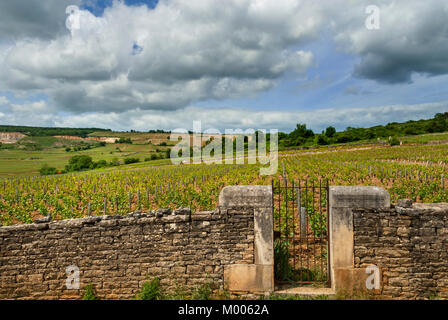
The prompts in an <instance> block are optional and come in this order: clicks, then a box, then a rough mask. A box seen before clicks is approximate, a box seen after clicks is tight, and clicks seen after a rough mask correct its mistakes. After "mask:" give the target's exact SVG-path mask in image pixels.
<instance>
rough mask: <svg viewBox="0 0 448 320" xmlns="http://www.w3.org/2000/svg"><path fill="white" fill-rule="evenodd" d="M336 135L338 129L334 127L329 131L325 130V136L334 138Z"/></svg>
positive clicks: (328, 129) (329, 128)
mask: <svg viewBox="0 0 448 320" xmlns="http://www.w3.org/2000/svg"><path fill="white" fill-rule="evenodd" d="M335 133H336V129H335V128H334V127H331V126H330V127H328V128H327V129H325V135H326V136H327V137H328V138H332V137H333V136H334V135H335Z"/></svg>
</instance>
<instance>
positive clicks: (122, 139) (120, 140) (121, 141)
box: [115, 137, 132, 144]
mask: <svg viewBox="0 0 448 320" xmlns="http://www.w3.org/2000/svg"><path fill="white" fill-rule="evenodd" d="M115 143H127V144H132V140H131V138H123V137H122V138H120V139H119V140H117V141H115Z"/></svg>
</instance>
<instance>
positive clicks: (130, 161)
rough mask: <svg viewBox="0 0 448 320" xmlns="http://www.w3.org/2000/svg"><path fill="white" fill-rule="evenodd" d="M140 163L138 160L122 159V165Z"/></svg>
mask: <svg viewBox="0 0 448 320" xmlns="http://www.w3.org/2000/svg"><path fill="white" fill-rule="evenodd" d="M137 162H140V159H139V158H124V164H131V163H137Z"/></svg>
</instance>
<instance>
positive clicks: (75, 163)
mask: <svg viewBox="0 0 448 320" xmlns="http://www.w3.org/2000/svg"><path fill="white" fill-rule="evenodd" d="M93 166H94V164H93V160H92V157H90V156H86V155H79V156H74V157H71V158H70V160H69V162H68V165H66V166H65V170H66V171H68V172H72V171H81V170H86V169H91V168H92V167H93Z"/></svg>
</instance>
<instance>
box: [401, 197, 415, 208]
mask: <svg viewBox="0 0 448 320" xmlns="http://www.w3.org/2000/svg"><path fill="white" fill-rule="evenodd" d="M397 206H398V207H402V208H412V200H411V199H398V203H397Z"/></svg>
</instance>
